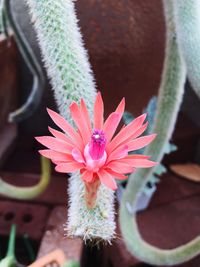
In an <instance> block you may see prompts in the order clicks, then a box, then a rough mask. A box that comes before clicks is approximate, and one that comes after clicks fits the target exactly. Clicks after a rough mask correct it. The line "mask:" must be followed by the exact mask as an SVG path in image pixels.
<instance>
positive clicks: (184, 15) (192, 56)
mask: <svg viewBox="0 0 200 267" xmlns="http://www.w3.org/2000/svg"><path fill="white" fill-rule="evenodd" d="M173 4H174V14H175V25H176V33H177V39H178V45H179V48H180V51H181V53H182V55H183V58H184V60H185V62H186V67H187V74H188V78H189V80H190V82H191V85H192V88H193V89H194V91H195V93H196V94H197V96H198V97H199V98H200V1H199V0H181V1H180V0H174V1H173Z"/></svg>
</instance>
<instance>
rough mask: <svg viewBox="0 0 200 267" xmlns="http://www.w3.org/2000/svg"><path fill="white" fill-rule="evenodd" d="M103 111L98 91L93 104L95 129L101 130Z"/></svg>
mask: <svg viewBox="0 0 200 267" xmlns="http://www.w3.org/2000/svg"><path fill="white" fill-rule="evenodd" d="M103 113H104V104H103V100H102V97H101V93H100V92H98V94H97V97H96V100H95V104H94V128H95V129H97V130H101V129H102V127H103Z"/></svg>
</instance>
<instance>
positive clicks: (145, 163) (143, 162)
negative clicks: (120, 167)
mask: <svg viewBox="0 0 200 267" xmlns="http://www.w3.org/2000/svg"><path fill="white" fill-rule="evenodd" d="M116 162H118V163H125V164H127V165H130V166H133V167H135V168H149V167H153V166H156V165H157V162H153V161H150V160H148V159H145V158H144V159H140V158H138V159H137V158H135V159H134V158H132V159H130V158H127V157H126V158H124V159H119V160H117V161H116Z"/></svg>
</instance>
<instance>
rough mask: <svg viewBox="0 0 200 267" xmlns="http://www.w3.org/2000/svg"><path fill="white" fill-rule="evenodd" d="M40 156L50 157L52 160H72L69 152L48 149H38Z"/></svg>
mask: <svg viewBox="0 0 200 267" xmlns="http://www.w3.org/2000/svg"><path fill="white" fill-rule="evenodd" d="M38 152H39V153H40V154H41V155H42V156H44V157H46V158H48V159H51V160H53V161H73V158H72V156H71V155H70V154H65V153H61V152H57V151H53V150H49V149H44V150H39V151H38Z"/></svg>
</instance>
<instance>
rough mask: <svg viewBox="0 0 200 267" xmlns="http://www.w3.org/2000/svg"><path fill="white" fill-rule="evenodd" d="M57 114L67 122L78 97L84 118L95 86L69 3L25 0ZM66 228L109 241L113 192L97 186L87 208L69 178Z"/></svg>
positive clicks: (80, 185) (76, 177)
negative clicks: (92, 204) (83, 102)
mask: <svg viewBox="0 0 200 267" xmlns="http://www.w3.org/2000/svg"><path fill="white" fill-rule="evenodd" d="M26 2H27V4H28V6H29V10H30V13H31V15H32V21H33V23H34V26H35V30H36V34H37V37H38V41H39V45H40V48H41V51H42V56H43V59H44V63H45V66H46V69H47V73H48V76H49V78H50V80H51V84H52V89H53V92H54V96H55V99H56V102H57V106H58V109H59V112H60V114H61V115H62V116H63V117H64V118H65V119H66V120H67V121H69V122H71V123H72V124H73V121H72V119H71V115H70V112H69V106H70V104H71V103H72V102H73V101H75V102H79V101H80V99H81V98H82V99H84V101H85V103H86V106H87V108H88V111H89V114H90V117H91V118H92V116H93V105H94V100H95V96H96V85H95V82H94V77H93V73H92V70H91V67H90V64H89V60H88V55H87V51H86V50H85V48H84V45H83V41H82V36H81V33H80V30H79V26H78V23H77V18H76V12H75V5H74V1H73V0H67V1H66V0H54V1H52V0H44V1H38V0H26ZM68 192H69V204H70V205H69V211H68V222H67V224H66V230H67V233H68V235H70V236H81V237H83V239H84V240H87V239H89V240H92V239H96V238H98V239H101V240H102V239H103V240H105V241H108V242H110V240H111V239H112V238H113V236H114V234H115V222H114V204H113V203H114V192H113V191H112V190H110V189H108V188H106V187H105V186H104V185H102V184H101V185H100V186H99V188H98V192H97V198H96V205H95V207H94V208H93V209H88V207H87V204H86V201H85V197H84V196H85V185H84V182H83V181H82V180H81V178H80V174H79V172H76V173H73V174H72V176H71V177H70V178H69V190H68Z"/></svg>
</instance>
